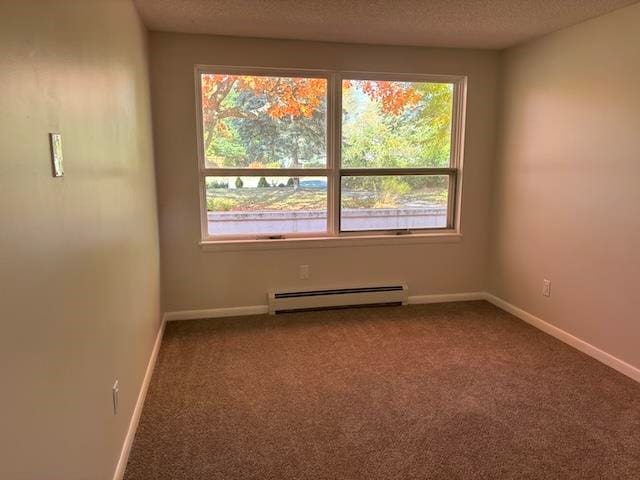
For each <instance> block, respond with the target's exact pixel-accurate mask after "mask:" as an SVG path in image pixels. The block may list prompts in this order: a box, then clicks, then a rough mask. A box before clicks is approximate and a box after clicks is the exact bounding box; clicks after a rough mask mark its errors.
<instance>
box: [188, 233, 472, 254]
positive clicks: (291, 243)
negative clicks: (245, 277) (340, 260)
mask: <svg viewBox="0 0 640 480" xmlns="http://www.w3.org/2000/svg"><path fill="white" fill-rule="evenodd" d="M461 240H462V234H461V233H457V232H443V233H414V234H411V235H367V236H359V237H353V236H349V237H310V238H283V239H276V240H270V239H265V240H254V239H252V240H218V241H215V240H205V241H201V242H200V249H201V250H202V251H204V252H233V251H248V250H258V251H259V250H286V249H304V248H340V247H374V246H380V245H395V246H398V245H415V244H425V243H457V242H460V241H461Z"/></svg>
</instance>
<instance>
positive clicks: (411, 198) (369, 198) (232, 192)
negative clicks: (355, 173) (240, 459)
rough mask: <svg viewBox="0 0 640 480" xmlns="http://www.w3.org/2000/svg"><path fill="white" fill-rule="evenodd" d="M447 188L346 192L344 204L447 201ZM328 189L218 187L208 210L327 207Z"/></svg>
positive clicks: (402, 204)
mask: <svg viewBox="0 0 640 480" xmlns="http://www.w3.org/2000/svg"><path fill="white" fill-rule="evenodd" d="M446 204H447V190H446V189H428V190H426V189H425V190H416V191H413V192H409V193H406V194H403V195H397V194H393V193H390V192H383V193H382V194H380V193H379V194H378V195H376V194H374V193H373V192H344V193H343V197H342V205H343V206H344V207H345V208H398V207H405V206H427V205H446ZM326 207H327V193H326V191H325V190H323V189H319V188H303V187H300V188H298V189H295V188H293V187H268V188H215V189H208V191H207V209H208V210H209V211H217V212H220V211H223V212H227V211H281V210H324V209H326Z"/></svg>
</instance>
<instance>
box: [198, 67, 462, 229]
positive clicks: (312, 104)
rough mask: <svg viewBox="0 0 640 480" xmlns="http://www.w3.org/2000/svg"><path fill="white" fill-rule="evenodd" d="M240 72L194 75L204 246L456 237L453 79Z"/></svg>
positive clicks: (458, 82) (455, 87)
mask: <svg viewBox="0 0 640 480" xmlns="http://www.w3.org/2000/svg"><path fill="white" fill-rule="evenodd" d="M241 73H242V74H237V73H236V72H235V71H234V72H232V73H231V72H227V73H219V72H216V71H215V70H213V71H208V69H207V71H200V72H199V78H198V80H199V87H200V100H201V101H200V106H201V108H200V113H201V116H200V118H199V122H200V124H199V127H200V131H201V135H200V138H199V148H200V156H201V162H200V171H201V181H202V190H203V193H202V194H203V203H204V206H205V208H206V211H204V212H203V235H204V237H205V239H207V238H211V239H217V238H220V239H224V238H270V237H271V238H281V237H301V236H302V237H312V236H335V235H358V234H360V235H362V234H367V232H371V233H374V234H379V233H391V234H398V233H411V232H421V231H425V230H446V229H452V228H453V226H454V218H453V216H454V211H455V207H456V205H455V188H456V186H457V178H458V167H459V164H458V163H459V162H458V159H457V158H456V155H455V152H456V151H459V150H455V148H456V144H455V141H454V138H455V136H454V130H455V128H456V125H457V122H459V121H460V119H459V118H458V115H457V114H456V108H455V105H456V94H459V93H460V91H459V89H460V87H461V85H462V83H461V82H462V79H457V78H453V79H444V80H443V79H441V78H438V80H437V81H433V80H431V79H430V78H425V79H424V80H423V79H422V77H421V78H420V79H419V81H416V80H415V79H414V78H411V79H410V80H405V79H395V78H394V79H387V78H376V76H375V75H372V76H371V79H370V78H369V77H367V78H349V77H348V76H346V75H345V76H344V77H343V78H339V76H338V74H335V73H327V74H322V75H318V76H310V75H307V74H305V75H302V74H300V75H297V74H296V75H285V74H282V75H276V74H271V72H269V74H263V73H262V72H260V74H251V75H249V74H244V72H241ZM277 73H280V72H277ZM331 92H333V93H334V94H333V95H331ZM340 110H341V111H340ZM337 113H339V114H337ZM331 119H333V121H331Z"/></svg>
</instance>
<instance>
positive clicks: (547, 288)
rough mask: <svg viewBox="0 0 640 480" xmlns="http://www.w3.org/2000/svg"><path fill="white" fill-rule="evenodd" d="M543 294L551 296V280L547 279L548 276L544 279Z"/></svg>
mask: <svg viewBox="0 0 640 480" xmlns="http://www.w3.org/2000/svg"><path fill="white" fill-rule="evenodd" d="M542 295H544V296H545V297H550V296H551V280H547V279H546V278H545V279H544V280H543V281H542Z"/></svg>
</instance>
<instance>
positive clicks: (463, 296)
mask: <svg viewBox="0 0 640 480" xmlns="http://www.w3.org/2000/svg"><path fill="white" fill-rule="evenodd" d="M484 298H485V293H484V292H469V293H449V294H443V295H413V296H410V297H409V304H421V303H445V302H465V301H469V300H483V299H484ZM263 313H269V307H268V305H249V306H247V307H227V308H207V309H203V310H179V311H175V312H167V313H165V314H164V316H165V319H166V320H167V321H168V322H173V321H176V320H198V319H203V318H223V317H241V316H244V315H261V314H263Z"/></svg>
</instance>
